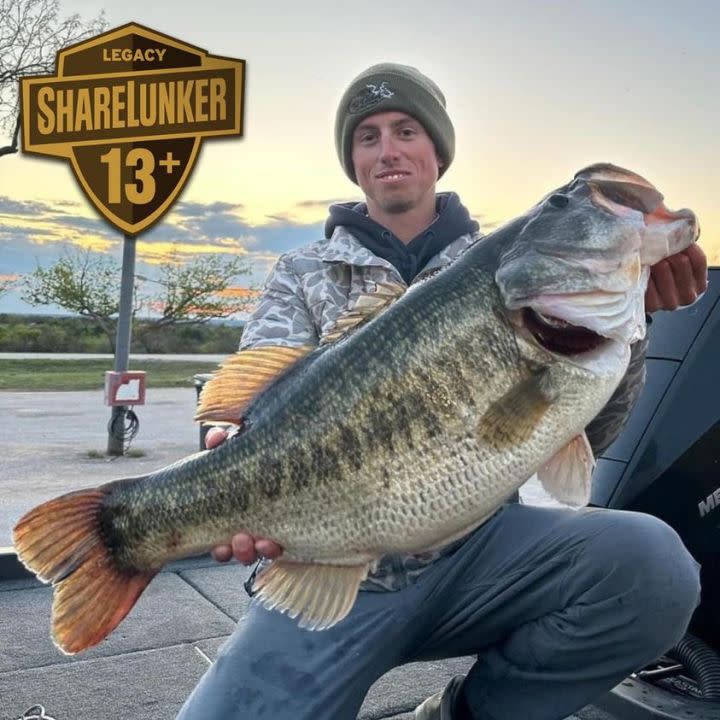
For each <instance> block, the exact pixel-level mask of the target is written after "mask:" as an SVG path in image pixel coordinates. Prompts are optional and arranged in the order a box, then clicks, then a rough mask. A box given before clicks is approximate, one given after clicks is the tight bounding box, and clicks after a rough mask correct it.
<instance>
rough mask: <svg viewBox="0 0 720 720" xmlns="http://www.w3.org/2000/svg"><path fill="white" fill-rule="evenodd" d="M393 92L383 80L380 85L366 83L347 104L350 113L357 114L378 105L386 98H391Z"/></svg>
mask: <svg viewBox="0 0 720 720" xmlns="http://www.w3.org/2000/svg"><path fill="white" fill-rule="evenodd" d="M393 95H395V93H394V92H393V91H392V90H391V89H390V88H389V87H388V86H387V83H386V82H385V80H383V81H382V82H381V83H380V85H373V84H368V85H366V86H365V89H364V90H361V91H360V92H359V93H358V94H357V95H356V96H355V97H354V98H353V99H352V100H351V101H350V104H349V105H348V113H350V115H358V114H360V113H363V112H366V111H367V110H370V109H371V108H373V107H375V106H376V105H379V104H380V103H381V102H382V101H383V100H385V99H386V98H391V97H393Z"/></svg>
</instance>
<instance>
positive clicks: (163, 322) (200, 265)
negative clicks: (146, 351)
mask: <svg viewBox="0 0 720 720" xmlns="http://www.w3.org/2000/svg"><path fill="white" fill-rule="evenodd" d="M159 270H160V277H159V279H158V280H154V281H152V283H151V284H152V285H153V286H154V287H156V289H157V292H155V293H152V294H145V295H143V296H142V297H140V296H139V294H138V293H136V298H135V301H136V306H135V312H134V319H135V320H137V317H138V314H139V311H140V310H141V309H142V310H143V311H144V312H145V313H146V314H147V317H146V318H145V319H144V320H143V322H142V324H141V323H139V322H136V323H135V326H134V329H133V336H134V337H135V338H136V339H137V340H138V341H139V342H141V343H142V344H143V345H145V347H146V348H147V347H148V346H149V345H150V346H152V345H153V344H154V343H155V342H156V341H157V339H158V338H157V337H156V336H157V334H158V333H159V332H162V331H163V329H164V328H166V327H169V326H171V325H178V324H181V323H184V324H186V325H187V324H194V325H197V324H202V323H206V322H208V321H209V320H213V319H221V318H227V317H229V316H231V315H233V314H235V313H238V312H242V311H243V310H245V309H246V308H247V306H248V304H249V303H250V302H251V298H250V296H249V295H248V294H247V293H246V294H239V295H238V294H236V293H234V292H232V290H231V287H230V285H231V282H232V281H233V279H234V278H235V277H237V276H238V275H246V274H248V273H249V272H250V266H249V265H248V264H247V263H246V262H245V261H244V260H243V259H242V258H238V257H232V258H227V257H225V256H217V255H199V256H196V257H194V258H192V259H191V260H189V261H187V262H184V263H180V262H172V261H171V262H167V263H165V264H164V265H162V266H160V268H159ZM136 277H137V278H138V279H140V280H146V278H143V277H142V276H136ZM119 297H120V267H119V265H118V264H117V263H116V262H115V261H113V260H111V259H109V258H105V257H102V256H99V255H97V254H93V253H91V252H90V251H88V250H84V251H81V250H75V251H72V252H69V251H66V252H65V253H64V254H63V256H62V257H61V258H60V259H59V260H57V261H56V262H55V263H54V264H53V265H51V266H50V267H48V268H42V267H38V268H36V269H35V270H34V271H33V272H32V273H29V274H28V275H26V276H25V278H24V281H23V300H25V302H28V303H30V304H31V305H58V306H59V307H61V308H64V309H65V310H69V311H70V312H73V313H77V314H78V315H82V316H84V317H87V318H90V319H91V320H93V321H94V322H95V323H97V324H98V325H99V326H100V327H101V328H102V329H103V331H104V332H105V334H106V336H107V338H108V343H109V345H110V347H111V348H112V349H113V351H114V348H115V328H116V318H117V313H118V310H119V300H118V298H119Z"/></svg>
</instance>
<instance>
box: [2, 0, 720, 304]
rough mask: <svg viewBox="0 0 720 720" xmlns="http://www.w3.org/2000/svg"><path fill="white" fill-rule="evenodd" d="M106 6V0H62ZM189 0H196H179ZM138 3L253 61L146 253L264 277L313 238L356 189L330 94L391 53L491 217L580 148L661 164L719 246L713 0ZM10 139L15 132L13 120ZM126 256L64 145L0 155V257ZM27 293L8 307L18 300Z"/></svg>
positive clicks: (467, 190)
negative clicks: (227, 134)
mask: <svg viewBox="0 0 720 720" xmlns="http://www.w3.org/2000/svg"><path fill="white" fill-rule="evenodd" d="M61 6H62V9H63V12H64V13H70V12H79V13H81V15H83V16H84V17H86V18H90V17H93V16H95V15H96V14H97V12H98V9H99V7H101V6H99V5H98V4H97V0H92V1H91V0H63V1H62V3H61ZM186 8H187V9H186ZM105 9H106V15H107V20H108V27H109V28H114V27H117V26H119V25H122V24H124V23H126V22H130V21H136V22H138V23H141V24H143V25H146V26H148V27H150V28H152V29H155V30H159V31H161V32H163V33H167V34H169V35H172V36H175V37H177V38H179V39H180V40H183V41H186V42H188V43H191V44H194V45H197V46H199V47H201V48H204V49H206V50H208V51H209V52H210V53H212V54H216V55H225V56H229V57H235V58H243V59H245V60H246V62H247V65H246V68H247V79H246V109H245V134H244V137H243V138H242V139H233V140H214V141H206V142H205V143H204V144H203V148H202V151H201V154H200V159H199V161H198V163H197V165H196V167H195V170H194V173H193V176H192V178H191V180H190V182H189V183H188V185H187V186H186V188H185V190H184V191H183V193H182V195H181V197H180V200H179V201H178V202H177V204H176V205H175V207H174V209H173V210H172V211H171V212H170V213H169V214H168V215H166V216H165V219H164V220H163V221H161V223H159V224H158V225H157V226H155V228H154V229H153V230H151V231H149V232H148V233H145V234H144V235H141V236H140V237H139V242H138V272H139V273H142V274H144V275H148V276H152V272H153V265H154V264H156V263H157V262H158V261H160V260H162V258H163V257H166V255H167V253H168V252H171V251H174V252H175V253H177V254H180V255H192V254H194V253H205V252H209V253H233V254H239V255H241V256H243V257H246V258H247V260H248V261H249V262H251V263H252V267H253V273H252V275H251V276H248V277H245V278H242V279H241V280H240V284H243V285H253V284H254V285H258V284H260V283H261V282H262V280H263V279H264V277H265V275H266V274H267V271H268V270H269V269H270V267H271V266H272V264H273V262H274V260H275V259H276V258H277V256H278V255H279V254H280V253H282V252H284V251H286V250H289V249H291V248H294V247H297V246H298V245H301V244H303V243H306V242H309V241H312V240H315V239H320V238H321V237H322V232H323V221H324V219H325V217H326V213H327V206H328V205H329V204H330V203H331V202H333V201H337V200H351V199H359V198H360V197H361V195H360V191H359V188H357V187H356V186H355V185H353V184H352V183H351V182H350V181H349V180H347V178H346V177H345V175H344V174H343V173H342V171H341V169H340V166H339V163H338V161H337V157H336V155H335V149H334V143H333V121H334V113H335V108H336V105H337V102H338V100H339V98H340V96H341V95H342V93H343V91H344V89H345V87H346V86H347V84H348V83H349V82H350V80H352V78H353V77H354V76H355V75H357V74H358V73H359V72H360V71H362V70H364V69H365V68H366V67H368V66H369V65H372V64H374V63H377V62H382V61H396V62H402V63H405V64H409V65H414V66H416V67H418V68H419V69H420V70H422V71H423V72H425V73H426V74H428V75H429V76H430V77H432V78H433V79H434V80H435V81H436V82H437V84H438V85H439V86H440V87H441V88H442V90H443V92H444V93H445V96H446V98H447V105H448V112H449V114H450V116H451V118H452V119H453V122H454V124H455V129H456V137H457V143H456V147H457V150H456V157H455V161H454V163H453V165H452V166H451V168H450V169H449V170H448V172H447V173H446V174H445V176H444V177H443V178H442V180H441V181H440V183H439V185H438V189H439V190H455V191H457V192H458V193H459V194H460V196H461V198H462V200H463V202H464V203H465V205H466V206H467V207H468V208H469V209H470V212H471V213H472V214H473V215H474V216H475V217H476V218H477V219H478V220H479V221H480V224H481V227H483V228H484V229H485V230H490V229H491V228H492V227H494V226H495V225H497V224H498V223H501V222H503V221H505V220H507V219H509V218H511V217H513V216H516V215H519V214H520V213H522V212H523V211H524V210H526V209H527V208H528V207H530V206H531V205H532V204H534V203H535V202H536V201H537V200H539V199H540V197H542V196H543V195H544V194H546V193H547V192H548V191H549V190H551V189H552V188H553V187H556V186H558V185H561V184H563V183H565V182H567V181H568V180H569V179H570V178H571V177H572V175H573V174H574V173H575V172H576V171H577V170H578V169H580V168H582V167H584V166H586V165H589V164H591V163H594V162H599V161H609V162H613V163H615V164H618V165H622V166H624V167H627V168H630V169H632V170H634V171H636V172H639V173H640V174H642V175H644V176H645V177H647V178H648V179H649V180H651V181H652V182H653V183H654V184H655V185H656V186H657V187H658V188H659V189H660V190H661V191H662V192H663V193H664V195H665V198H666V204H667V205H668V207H670V208H675V209H676V208H680V207H690V208H692V209H693V210H695V212H696V213H697V215H698V217H699V219H700V225H701V228H702V235H701V239H700V244H701V245H702V246H703V247H704V248H705V250H706V252H707V253H708V255H709V257H710V261H711V262H712V263H714V264H720V203H718V201H717V199H716V196H717V194H718V167H719V166H720V140H719V139H718V134H719V133H720V91H719V84H718V73H719V72H720V70H719V68H720V49H719V48H720V45H719V44H718V42H717V36H718V32H719V31H720V3H717V2H714V1H713V2H711V1H710V0H708V1H707V2H699V1H697V0H688V1H687V2H685V3H683V4H682V5H680V4H679V3H676V2H669V1H665V0H654V1H653V0H636V1H635V2H633V3H628V2H627V1H626V0H624V1H623V2H619V1H616V0H605V2H601V3H598V2H585V1H583V0H574V1H573V2H566V1H564V0H563V1H560V0H545V2H534V1H533V2H531V1H530V0H505V1H504V2H489V1H484V0H464V1H462V2H453V1H452V0H449V1H448V2H447V3H444V4H442V5H441V4H440V3H439V2H437V0H434V1H433V2H430V1H427V0H416V1H415V2H404V1H403V0H396V1H395V2H393V3H390V2H387V0H383V1H382V2H380V1H378V0H365V2H357V3H350V2H344V1H343V0H336V1H334V2H328V1H327V0H322V1H321V0H305V1H304V2H296V1H295V0H293V1H292V2H290V1H288V0H273V1H272V2H267V1H265V2H256V1H255V0H247V1H246V2H242V3H238V2H235V1H233V2H231V1H230V0H222V1H220V0H207V1H206V2H203V3H194V4H191V5H184V6H183V10H182V12H179V11H178V5H177V3H175V2H170V1H169V0H155V1H154V2H152V3H148V2H140V1H139V0H124V2H122V3H117V2H116V3H113V4H112V5H108V6H106V8H105ZM1 144H5V139H4V138H3V141H2V143H1ZM71 246H80V247H88V248H92V249H94V250H97V251H98V252H102V253H108V254H110V255H112V256H114V257H117V258H119V257H120V253H121V246H122V237H121V235H120V234H119V233H118V232H117V231H116V230H114V229H112V228H111V227H110V226H109V225H107V224H106V222H105V221H104V220H102V219H101V218H100V217H99V216H98V215H97V213H96V212H95V210H94V209H93V208H92V207H91V206H90V204H89V203H88V202H87V200H86V199H85V196H84V195H83V194H82V193H81V191H80V188H79V186H78V184H77V182H76V180H75V178H74V176H73V174H72V171H71V170H70V167H69V165H68V164H67V163H65V162H62V161H56V160H51V159H42V158H36V157H29V156H23V155H21V154H18V155H14V156H12V155H11V156H5V157H2V158H0V276H8V275H10V276H13V275H19V276H21V275H22V274H23V273H26V272H29V271H31V270H32V269H33V268H34V267H35V266H36V265H37V264H38V263H39V264H41V265H44V266H45V265H48V264H49V263H51V262H52V261H53V260H54V259H55V258H57V257H58V256H59V255H60V253H61V252H62V250H63V248H64V247H71ZM27 310H29V308H28V306H24V305H23V304H22V303H21V302H20V301H19V299H18V297H17V295H14V294H10V295H7V296H5V297H4V298H2V299H0V312H16V311H27Z"/></svg>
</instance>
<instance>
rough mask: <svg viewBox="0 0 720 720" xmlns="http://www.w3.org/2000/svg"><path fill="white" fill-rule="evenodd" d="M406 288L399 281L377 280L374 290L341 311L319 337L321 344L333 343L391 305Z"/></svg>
mask: <svg viewBox="0 0 720 720" xmlns="http://www.w3.org/2000/svg"><path fill="white" fill-rule="evenodd" d="M406 290H407V288H406V287H405V286H404V285H401V284H400V283H395V282H379V283H376V286H375V290H374V291H373V292H371V293H367V294H365V295H360V296H359V297H358V298H357V299H356V300H355V302H354V303H353V304H352V306H351V307H349V308H348V309H347V310H345V311H344V312H343V313H341V314H340V315H339V316H338V318H337V319H336V320H335V323H334V324H333V326H332V327H331V328H330V329H329V330H328V331H327V332H326V333H325V334H324V335H323V336H322V338H320V344H321V345H327V344H329V343H334V342H337V341H338V340H340V339H341V338H344V337H345V336H346V335H348V334H350V333H351V332H353V330H356V329H357V328H359V327H361V326H362V325H364V324H365V323H367V322H370V320H372V319H373V318H374V317H376V316H377V315H379V314H380V313H381V312H382V311H383V310H385V309H386V308H388V307H389V306H390V305H392V304H393V303H394V302H395V301H396V300H397V299H399V298H400V297H402V296H403V295H404V294H405V291H406Z"/></svg>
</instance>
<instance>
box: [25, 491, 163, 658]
mask: <svg viewBox="0 0 720 720" xmlns="http://www.w3.org/2000/svg"><path fill="white" fill-rule="evenodd" d="M104 496H105V492H104V491H103V490H102V489H97V488H96V489H91V490H80V491H78V492H73V493H68V494H67V495H62V496H61V497H59V498H55V499H54V500H50V501H48V502H46V503H43V504H42V505H38V506H37V507H36V508H34V509H33V510H31V511H30V512H28V513H27V514H26V515H25V516H24V517H22V518H21V519H20V521H19V522H18V524H17V525H16V526H15V528H14V529H13V543H14V545H15V549H16V551H17V554H18V557H19V558H20V560H21V561H22V562H23V563H24V565H25V566H26V567H27V568H29V569H30V570H32V571H33V572H34V573H36V574H37V576H38V577H39V578H40V579H41V580H43V581H44V582H51V583H52V584H53V586H54V589H55V592H54V595H53V619H52V636H53V640H54V641H55V644H56V645H57V646H58V647H59V648H60V650H62V651H63V652H64V653H66V654H68V655H72V654H74V653H78V652H80V651H82V650H85V649H87V648H89V647H92V646H93V645H97V644H98V643H99V642H100V641H101V640H102V639H103V638H105V637H106V636H107V635H108V634H109V633H111V632H112V631H113V630H114V629H115V628H116V627H117V625H118V624H119V623H120V621H121V620H122V619H123V618H124V617H125V616H126V615H127V614H128V613H129V612H130V610H131V609H132V607H133V605H134V604H135V602H136V600H137V599H138V597H139V596H140V594H141V593H142V591H143V590H144V589H145V588H146V587H147V585H148V583H149V582H150V581H151V580H152V578H153V577H154V576H155V574H156V572H157V571H155V570H153V571H146V572H138V573H134V572H132V571H128V570H121V569H120V568H119V567H118V566H117V564H116V563H115V560H114V559H113V557H112V555H111V554H110V551H109V549H108V547H107V545H106V544H105V542H104V540H103V538H102V534H101V531H100V526H99V519H98V518H99V511H100V509H101V505H102V501H103V498H104Z"/></svg>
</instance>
